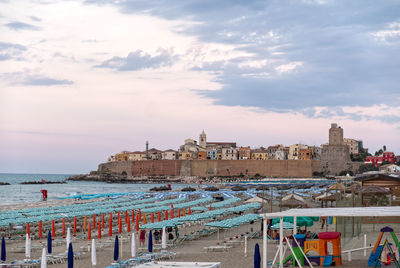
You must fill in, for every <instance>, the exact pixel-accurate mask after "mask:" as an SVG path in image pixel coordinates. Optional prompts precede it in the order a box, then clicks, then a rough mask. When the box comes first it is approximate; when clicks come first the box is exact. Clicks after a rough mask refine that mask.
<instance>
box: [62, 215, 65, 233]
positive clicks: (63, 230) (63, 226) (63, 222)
mask: <svg viewBox="0 0 400 268" xmlns="http://www.w3.org/2000/svg"><path fill="white" fill-rule="evenodd" d="M62 235H63V236H64V235H65V218H62Z"/></svg>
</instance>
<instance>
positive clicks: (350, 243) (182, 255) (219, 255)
mask: <svg viewBox="0 0 400 268" xmlns="http://www.w3.org/2000/svg"><path fill="white" fill-rule="evenodd" d="M86 202H93V200H91V201H82V200H73V199H67V200H57V201H51V202H37V203H31V204H21V205H12V206H6V207H5V206H3V207H1V208H0V209H1V210H10V209H21V208H30V207H31V208H33V207H42V206H43V207H50V206H56V205H57V206H59V205H67V204H73V203H78V204H80V203H86ZM309 205H310V206H312V205H315V204H312V203H309ZM265 209H267V208H265ZM268 209H269V208H268ZM273 210H274V211H279V207H277V206H275V205H274V206H273ZM229 217H231V216H229ZM60 224H61V223H60V222H59V221H58V223H57V228H58V230H59V229H60ZM320 225H321V223H320V222H315V224H314V225H313V226H311V227H309V228H308V229H307V230H308V231H311V232H314V233H318V232H320V231H326V230H328V231H335V225H333V224H330V225H329V226H328V229H326V228H324V229H321V226H320ZM384 226H386V225H384V224H381V225H379V224H377V225H372V224H364V225H362V230H361V235H360V236H356V237H354V238H352V239H350V240H349V239H347V240H346V242H344V241H342V250H343V251H345V250H347V249H352V248H360V247H362V245H363V234H367V245H374V243H375V242H376V239H377V237H378V234H379V229H380V228H381V227H384ZM66 227H71V228H72V222H71V221H67V223H66ZM392 227H394V228H395V229H396V227H397V231H398V227H399V226H393V225H392ZM132 228H133V227H132ZM201 228H204V226H203V225H199V224H190V226H189V224H185V227H180V228H179V235H180V237H183V236H185V234H189V233H191V232H195V231H197V230H199V229H201ZM106 229H107V228H106ZM106 229H104V230H103V233H102V235H103V237H102V238H101V239H97V231H93V233H92V238H95V239H96V245H98V246H97V248H96V251H97V265H96V267H107V266H108V265H110V264H111V263H112V262H113V250H114V239H115V233H114V234H113V236H112V237H108V235H107V230H106ZM47 230H48V229H47ZM260 230H261V221H260V220H259V221H256V222H254V223H253V224H243V225H240V226H238V227H236V228H233V229H230V230H220V231H219V232H215V233H213V234H211V235H210V236H206V237H200V238H198V239H195V240H191V241H187V240H186V241H183V242H182V243H181V244H179V245H177V246H176V247H169V248H168V249H167V250H168V251H170V252H173V253H176V256H175V258H174V260H175V261H188V262H220V263H221V267H226V268H236V267H237V268H242V267H252V265H253V256H254V248H255V244H256V243H258V244H259V246H260V249H261V248H262V244H263V241H262V238H261V237H260V236H259V235H257V236H256V237H254V238H252V239H248V243H247V254H245V249H244V248H245V243H244V239H243V236H244V235H246V234H247V235H248V234H252V233H255V232H258V231H260ZM22 231H23V230H22ZM35 231H36V232H37V226H32V227H31V232H35ZM124 231H125V232H123V233H121V234H120V235H119V239H120V240H122V244H120V245H122V250H121V251H120V259H121V260H125V259H128V258H131V253H130V243H131V242H130V234H128V233H127V232H126V229H125V228H124ZM291 232H292V231H290V230H286V231H285V233H284V234H285V235H290V234H291ZM237 237H239V238H240V237H242V239H237ZM237 240H238V241H237ZM234 241H236V242H234ZM46 243H47V242H46V237H45V236H44V238H42V239H34V240H32V251H31V259H38V258H40V257H41V253H42V248H43V247H46ZM159 243H160V242H159ZM6 244H7V260H8V261H12V260H23V259H24V258H25V253H24V246H25V239H24V235H23V234H20V235H19V236H17V239H15V237H13V239H6ZM72 244H73V248H74V252H79V254H80V257H79V258H78V259H75V261H74V264H75V265H74V267H91V266H92V265H91V257H90V247H91V241H89V240H88V239H87V233H86V232H78V234H77V237H73V239H72ZM53 245H54V246H53V253H52V255H53V256H54V255H57V254H61V253H65V252H66V249H67V247H66V242H65V237H62V236H61V235H59V234H58V235H57V236H56V237H53ZM136 245H137V247H138V250H137V252H138V253H139V252H143V253H145V252H147V238H146V245H145V246H144V247H141V248H139V240H138V235H137V234H136ZM217 245H224V246H227V249H226V250H224V251H209V250H207V249H206V248H207V247H210V246H211V247H212V246H217ZM277 246H278V242H277V241H268V260H272V259H273V257H274V256H275V254H276V251H277ZM155 248H157V246H155ZM155 251H157V249H155ZM369 254H370V250H367V254H366V255H367V256H364V255H363V251H357V252H354V253H352V256H351V258H352V261H348V255H347V254H346V255H344V254H343V255H342V260H343V267H366V264H367V259H368V256H369ZM49 266H50V267H65V266H66V264H65V263H58V264H49Z"/></svg>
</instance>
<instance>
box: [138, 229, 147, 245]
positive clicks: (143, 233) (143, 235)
mask: <svg viewBox="0 0 400 268" xmlns="http://www.w3.org/2000/svg"><path fill="white" fill-rule="evenodd" d="M145 241H146V231H145V230H141V231H140V235H139V243H140V246H141V247H144V243H145Z"/></svg>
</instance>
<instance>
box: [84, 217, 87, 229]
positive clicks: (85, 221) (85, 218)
mask: <svg viewBox="0 0 400 268" xmlns="http://www.w3.org/2000/svg"><path fill="white" fill-rule="evenodd" d="M86 226H87V216H86V215H85V216H84V217H83V230H84V231H86Z"/></svg>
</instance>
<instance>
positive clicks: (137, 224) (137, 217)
mask: <svg viewBox="0 0 400 268" xmlns="http://www.w3.org/2000/svg"><path fill="white" fill-rule="evenodd" d="M136 232H139V215H136Z"/></svg>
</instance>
